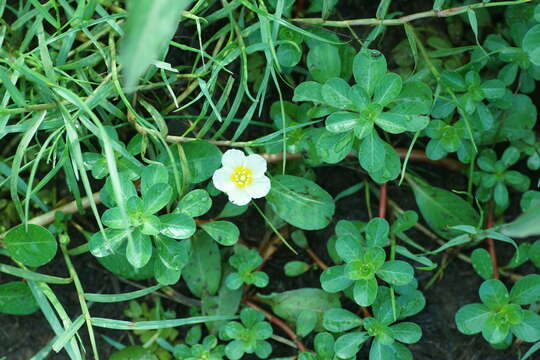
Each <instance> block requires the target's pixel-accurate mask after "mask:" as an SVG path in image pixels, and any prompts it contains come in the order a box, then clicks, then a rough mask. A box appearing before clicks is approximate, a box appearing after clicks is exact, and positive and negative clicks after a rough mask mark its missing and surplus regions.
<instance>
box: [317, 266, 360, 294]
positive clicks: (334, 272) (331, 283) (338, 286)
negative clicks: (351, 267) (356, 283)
mask: <svg viewBox="0 0 540 360" xmlns="http://www.w3.org/2000/svg"><path fill="white" fill-rule="evenodd" d="M352 284H353V281H352V280H351V279H349V278H348V277H347V276H346V275H345V266H344V265H338V266H332V267H330V268H328V269H326V270H324V271H323V272H322V274H321V286H322V288H323V289H324V291H328V292H331V293H336V292H339V291H342V290H345V289H347V288H348V287H349V286H351V285H352Z"/></svg>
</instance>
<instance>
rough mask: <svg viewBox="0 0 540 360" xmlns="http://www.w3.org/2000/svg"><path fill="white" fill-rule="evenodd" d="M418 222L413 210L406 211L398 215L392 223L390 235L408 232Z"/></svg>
mask: <svg viewBox="0 0 540 360" xmlns="http://www.w3.org/2000/svg"><path fill="white" fill-rule="evenodd" d="M417 222H418V214H417V213H416V211H414V210H406V211H405V212H403V213H402V214H400V215H399V216H398V217H397V218H396V219H395V220H394V222H393V223H392V226H391V227H390V232H391V233H392V234H399V233H401V232H403V231H406V230H409V229H410V228H412V227H413V226H414V225H416V223H417Z"/></svg>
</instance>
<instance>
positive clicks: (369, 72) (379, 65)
mask: <svg viewBox="0 0 540 360" xmlns="http://www.w3.org/2000/svg"><path fill="white" fill-rule="evenodd" d="M386 71H387V65H386V59H385V57H384V55H383V54H382V53H381V52H380V51H378V50H365V51H360V52H359V53H358V54H356V56H355V57H354V61H353V74H354V79H355V80H356V83H357V84H358V85H360V86H361V87H363V88H364V90H366V92H367V93H368V95H370V96H371V95H373V92H374V91H375V86H376V85H377V84H378V83H379V82H380V81H381V79H382V77H383V76H384V74H386Z"/></svg>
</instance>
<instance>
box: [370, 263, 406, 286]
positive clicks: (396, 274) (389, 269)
mask: <svg viewBox="0 0 540 360" xmlns="http://www.w3.org/2000/svg"><path fill="white" fill-rule="evenodd" d="M377 276H378V277H380V278H381V279H383V280H384V281H386V282H387V283H390V284H393V285H407V284H408V283H410V282H411V281H412V279H413V278H414V269H413V267H412V266H411V265H410V264H409V263H407V262H405V261H402V260H391V261H387V262H385V263H384V265H383V266H382V267H381V268H380V269H379V270H378V271H377Z"/></svg>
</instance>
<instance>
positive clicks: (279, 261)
mask: <svg viewBox="0 0 540 360" xmlns="http://www.w3.org/2000/svg"><path fill="white" fill-rule="evenodd" d="M412 166H414V167H416V170H417V171H421V170H424V171H435V172H432V174H435V176H432V179H431V180H432V183H433V184H435V185H439V186H441V187H444V188H447V189H460V188H463V186H464V181H465V178H464V177H463V178H462V177H461V176H460V175H456V174H450V173H447V172H446V171H441V170H440V169H437V168H426V166H425V165H424V164H421V165H418V164H413V165H412ZM316 172H317V175H318V182H319V183H320V184H321V186H323V187H324V188H326V189H327V190H328V191H329V192H330V193H331V194H332V195H333V196H335V195H336V194H337V193H339V192H340V191H342V190H343V189H345V188H347V187H349V186H351V185H354V184H355V183H358V182H359V181H362V179H363V174H361V173H360V172H358V170H353V169H351V168H350V167H331V168H325V169H318V170H317V171H316ZM328 174H331V176H328ZM389 197H390V198H391V199H392V200H394V201H396V202H397V203H398V204H399V205H400V206H401V207H402V208H404V209H415V208H416V206H415V203H414V199H413V197H412V194H411V191H410V190H409V189H408V188H407V187H406V186H402V187H398V186H396V185H393V186H391V187H390V188H389ZM372 204H373V206H372V209H371V210H372V213H373V214H376V213H377V208H376V205H375V204H376V201H373V199H372ZM509 216H512V215H509ZM368 218H369V215H368V211H367V207H366V199H365V197H364V192H363V191H361V192H359V193H356V194H353V195H352V196H349V197H347V198H344V199H342V200H340V201H338V202H337V208H336V217H335V222H337V221H338V220H340V219H354V220H367V219H368ZM237 223H238V225H239V226H240V229H241V233H242V236H243V237H244V239H245V240H246V241H247V242H248V243H249V244H251V245H253V246H257V243H258V242H259V241H260V238H261V234H262V233H264V231H265V229H264V223H263V222H262V221H261V219H260V218H259V217H258V216H257V214H256V213H255V212H248V213H247V214H245V215H243V216H242V217H240V218H238V222H237ZM332 232H333V226H329V227H328V228H327V229H325V230H322V231H317V232H308V233H307V236H308V238H309V242H310V246H311V247H312V248H313V249H314V251H315V252H316V253H317V254H318V255H319V256H320V257H321V258H322V259H323V260H324V261H325V262H327V263H328V264H331V260H330V258H329V257H328V255H327V253H326V249H325V246H326V240H327V239H328V237H329V236H330V235H331V234H332ZM411 236H413V238H414V239H415V240H416V241H418V242H419V243H421V244H423V245H424V246H426V247H428V248H435V247H436V246H437V245H436V244H434V243H433V241H432V240H430V239H429V238H427V237H425V236H424V235H422V234H421V233H412V234H411ZM497 246H498V247H497V250H498V256H499V257H500V260H501V263H503V264H504V263H505V261H507V259H508V258H509V257H510V256H511V253H512V251H511V248H510V247H507V246H506V245H499V244H498V245H497ZM443 257H444V261H446V262H448V265H447V266H446V268H445V270H444V271H443V272H442V276H441V278H440V279H438V280H437V281H435V282H434V283H433V285H432V286H431V287H430V288H429V289H427V290H426V289H425V286H426V284H427V283H428V281H430V279H431V278H432V277H433V276H434V272H435V271H437V269H435V270H434V271H428V272H426V271H418V272H417V278H418V279H419V282H420V287H421V289H422V290H423V291H424V294H425V297H426V299H427V306H426V308H425V309H424V310H423V311H422V312H421V313H420V314H418V315H416V316H414V317H413V318H411V319H410V320H411V321H414V322H416V323H418V324H419V325H420V326H421V327H422V329H423V336H422V339H421V340H420V341H419V342H418V343H417V344H414V345H411V346H410V348H411V350H412V352H413V354H414V358H415V359H416V360H431V359H438V360H488V359H489V360H514V359H516V360H517V359H518V354H523V353H524V352H525V351H526V349H527V348H528V345H521V346H519V347H517V348H510V349H508V350H505V351H499V350H494V349H492V348H491V347H490V346H489V345H487V344H486V342H485V341H484V340H483V339H482V338H481V336H465V335H462V334H460V333H459V332H458V331H457V329H456V326H455V323H454V315H455V313H456V311H457V310H458V309H459V308H460V307H461V306H463V305H464V304H467V303H471V302H477V301H478V295H477V291H478V287H479V286H480V283H481V279H480V278H479V276H478V275H476V274H475V273H474V271H473V270H472V267H471V266H470V265H469V264H467V263H464V262H462V261H461V260H459V259H458V258H457V257H455V255H451V254H449V255H443V256H440V257H438V258H436V259H435V260H437V262H438V263H439V265H440V264H441V261H442V260H443ZM292 259H299V260H303V261H306V262H311V259H310V258H309V257H308V256H307V254H305V253H300V254H299V256H298V257H295V255H294V254H292V253H291V252H290V251H289V250H287V249H286V248H285V247H282V248H280V249H279V250H278V251H277V252H276V253H275V254H274V255H273V256H272V258H271V259H270V261H269V262H268V263H267V264H266V265H265V268H264V271H266V272H267V273H268V275H269V276H270V278H271V279H272V281H271V283H270V285H269V286H268V287H267V288H265V289H264V290H263V291H262V293H265V294H268V293H270V292H279V291H286V290H291V289H298V288H303V287H320V282H319V275H320V271H319V270H311V271H310V272H308V273H306V274H304V275H303V276H300V277H297V278H288V277H286V276H284V274H283V266H284V264H285V263H286V262H287V261H290V260H292ZM56 260H58V261H52V262H51V263H50V264H52V265H49V266H46V267H44V268H42V269H40V271H42V272H43V273H47V274H53V275H57V276H67V270H66V269H65V268H64V266H63V261H62V260H61V259H60V258H58V259H56ZM73 262H74V265H75V267H76V269H77V272H78V274H79V276H80V278H81V282H82V284H83V285H84V286H85V291H86V292H102V293H120V292H127V291H133V290H135V288H134V287H132V286H131V285H128V284H125V283H123V282H119V281H118V280H117V279H116V278H115V277H114V276H112V275H111V274H109V273H107V272H106V271H105V270H104V269H103V268H102V267H101V266H100V265H99V263H97V261H96V260H95V259H94V258H93V257H92V256H91V255H89V254H85V255H82V256H78V257H75V258H74V261H73ZM520 270H522V271H520V272H524V273H526V272H527V271H531V270H532V269H520ZM8 280H9V279H8V278H7V276H4V275H0V282H5V281H8ZM503 280H505V279H503ZM140 283H141V285H143V286H148V285H151V281H146V282H140ZM53 289H54V291H55V293H56V295H57V296H58V297H59V299H60V301H61V303H62V304H63V305H64V306H65V308H66V310H67V311H68V313H69V315H70V316H71V317H72V318H75V317H77V316H78V315H79V314H80V307H79V304H78V299H77V296H76V292H75V289H74V288H73V286H71V285H54V286H53ZM177 290H178V291H179V292H180V293H183V294H185V295H189V292H188V291H187V290H186V289H185V288H183V287H182V286H180V287H177ZM147 300H148V301H149V303H150V304H152V303H153V302H152V300H151V297H147ZM162 304H163V306H164V307H165V308H167V309H171V310H175V311H176V313H177V316H179V317H181V316H189V315H188V309H187V308H186V307H185V306H182V305H179V304H177V303H174V302H171V301H168V300H166V299H165V300H163V302H162ZM124 306H126V304H123V303H119V304H94V305H92V307H91V308H90V313H91V314H92V316H95V317H107V318H113V319H125V317H124V315H123V309H124ZM353 310H354V309H353ZM275 331H276V332H277V333H279V332H280V330H279V329H275ZM95 332H96V336H97V342H98V348H99V351H100V355H101V357H102V358H107V357H108V356H109V354H110V353H111V352H112V351H113V350H114V349H113V348H112V347H111V346H110V345H109V343H107V341H105V339H104V336H108V337H110V338H111V339H113V340H115V341H118V342H120V343H123V344H125V345H128V344H130V342H129V338H128V337H127V336H126V332H123V331H114V330H108V329H100V328H95ZM280 335H283V336H285V334H280ZM52 337H53V333H52V330H51V329H50V327H49V325H48V323H47V321H46V320H45V319H44V317H43V316H42V314H41V313H40V312H39V311H38V312H37V313H35V314H33V315H30V316H8V315H0V359H2V357H5V358H6V359H7V360H26V359H29V358H31V357H32V355H34V354H35V353H36V352H37V351H39V350H40V349H41V348H42V347H44V346H45V345H46V344H47V343H48V342H49V341H50V340H51V338H52ZM81 338H82V341H83V342H84V344H85V347H86V349H88V350H89V349H90V346H89V343H88V340H87V339H88V337H87V333H86V330H85V328H84V327H83V328H81ZM304 342H305V343H306V345H307V346H308V347H309V346H311V337H308V338H306V339H304ZM274 346H275V347H274V356H287V355H293V354H295V353H296V352H295V351H294V349H291V348H289V347H287V346H285V345H282V344H280V343H275V342H274ZM368 348H369V347H366V349H364V350H363V351H362V352H361V353H360V354H359V356H358V358H359V359H362V358H366V359H367V351H368V350H367V349H368ZM87 357H88V358H90V354H88V356H87ZM49 359H59V360H61V359H67V356H66V354H65V353H64V352H61V353H59V354H54V353H53V355H51V356H50V357H49ZM246 359H247V358H246Z"/></svg>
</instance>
